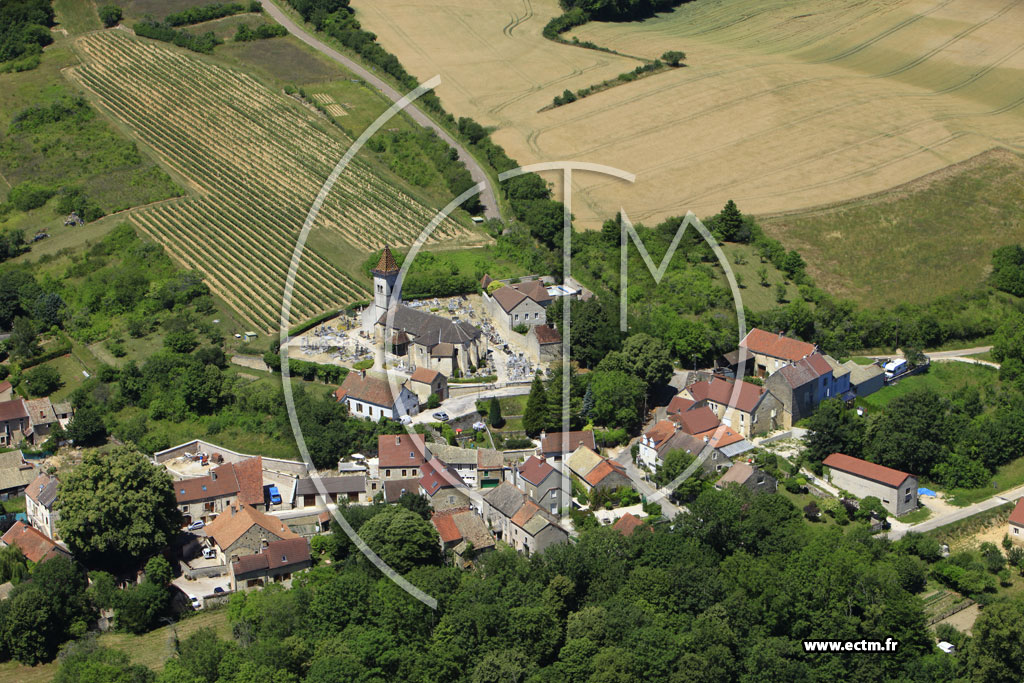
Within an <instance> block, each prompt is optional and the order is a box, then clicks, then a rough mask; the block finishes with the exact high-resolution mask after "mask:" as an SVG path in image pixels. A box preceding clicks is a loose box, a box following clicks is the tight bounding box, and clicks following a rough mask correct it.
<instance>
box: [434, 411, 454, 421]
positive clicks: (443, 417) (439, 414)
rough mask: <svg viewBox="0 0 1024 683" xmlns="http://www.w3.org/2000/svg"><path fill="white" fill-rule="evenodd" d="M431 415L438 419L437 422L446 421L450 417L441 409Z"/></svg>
mask: <svg viewBox="0 0 1024 683" xmlns="http://www.w3.org/2000/svg"><path fill="white" fill-rule="evenodd" d="M432 417H433V418H434V419H435V420H438V421H439V422H447V421H448V420H450V419H451V418H450V417H448V413H446V412H444V411H443V410H442V411H439V412H436V413H434V414H433V416H432Z"/></svg>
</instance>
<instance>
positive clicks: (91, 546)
mask: <svg viewBox="0 0 1024 683" xmlns="http://www.w3.org/2000/svg"><path fill="white" fill-rule="evenodd" d="M57 500H58V501H59V502H58V504H57V505H58V509H59V510H60V519H59V520H58V522H57V527H58V529H60V533H61V536H62V537H63V539H64V540H65V542H67V544H68V546H69V547H70V548H71V550H72V552H74V553H75V554H76V555H77V556H80V557H83V558H86V559H87V560H88V561H90V562H95V563H97V564H100V565H104V566H118V567H124V566H125V563H126V562H129V561H137V560H139V559H141V558H143V557H146V556H147V555H152V554H153V553H154V552H156V551H158V550H161V549H162V548H164V547H166V546H167V544H168V543H170V541H171V539H172V538H173V537H174V535H175V534H176V533H177V530H178V529H179V528H180V527H181V513H180V512H179V511H178V507H177V504H176V502H175V497H174V484H173V481H172V480H171V476H170V475H169V474H168V473H167V471H166V470H165V469H164V468H162V467H160V466H158V465H154V464H153V463H151V462H150V461H149V459H148V458H146V456H144V455H142V454H141V453H138V452H136V451H133V450H131V449H129V448H124V447H119V448H115V449H114V450H112V451H111V452H110V453H108V454H101V453H98V452H96V451H92V452H87V453H86V454H85V456H84V457H83V458H82V463H81V464H80V465H78V466H77V467H75V468H74V469H72V470H71V471H70V472H69V473H68V474H67V475H63V474H62V479H61V482H60V489H59V494H58V498H57Z"/></svg>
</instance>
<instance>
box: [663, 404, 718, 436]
mask: <svg viewBox="0 0 1024 683" xmlns="http://www.w3.org/2000/svg"><path fill="white" fill-rule="evenodd" d="M672 419H673V420H675V421H676V422H678V423H679V424H680V426H681V427H682V429H683V431H684V432H686V433H687V434H694V435H696V434H701V433H703V432H706V431H708V430H709V429H714V428H715V427H717V426H718V417H717V416H715V414H714V413H713V412H712V411H711V408H708V407H707V406H702V407H700V408H693V409H692V410H687V411H686V412H685V413H680V414H678V415H673V416H672Z"/></svg>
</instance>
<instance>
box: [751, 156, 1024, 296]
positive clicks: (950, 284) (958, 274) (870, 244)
mask: <svg viewBox="0 0 1024 683" xmlns="http://www.w3.org/2000/svg"><path fill="white" fill-rule="evenodd" d="M1022 203H1024V159H1022V158H1021V157H1020V156H1018V155H1016V154H1013V153H1011V152H1008V151H1005V150H999V151H992V152H987V153H985V154H982V155H979V156H978V157H975V158H973V159H970V160H968V161H965V162H963V163H962V164H959V165H957V166H953V167H950V168H947V169H943V170H942V171H938V172H936V173H933V174H931V175H930V176H925V177H923V178H920V179H918V180H915V181H913V182H911V183H908V184H906V185H904V186H901V187H897V188H894V189H893V190H891V191H889V192H884V193H881V194H878V195H875V196H870V197H866V198H864V199H859V200H854V201H851V202H846V203H842V204H837V205H834V206H831V207H828V208H825V209H821V210H813V211H808V212H805V213H794V214H788V215H783V216H779V217H772V218H765V219H763V220H762V221H761V222H762V224H763V225H764V227H765V230H766V231H767V232H768V233H769V234H771V235H773V236H774V237H777V238H779V239H780V240H782V242H783V244H785V245H786V246H787V247H790V248H794V249H797V250H798V251H799V252H800V253H801V255H803V257H804V258H805V259H806V260H807V262H808V264H810V265H809V267H808V271H809V273H810V275H811V276H812V277H813V278H814V280H815V282H817V283H818V284H819V285H821V286H823V287H824V288H825V289H827V290H828V291H830V292H831V293H833V294H837V295H840V296H843V297H846V298H852V299H854V300H856V301H857V302H859V303H861V304H866V305H870V306H885V305H893V304H897V303H919V302H924V301H928V300H931V299H934V298H935V297H936V296H937V295H940V294H949V293H952V292H955V291H958V290H960V289H962V288H970V287H974V286H975V285H977V284H978V282H979V281H981V280H982V279H983V278H984V277H985V276H986V274H987V272H988V269H989V266H990V262H991V257H992V251H993V250H994V249H995V248H996V247H999V246H1002V245H1004V244H1012V243H1015V242H1019V241H1020V206H1021V204H1022ZM952 236H956V237H955V239H954V238H953V237H952Z"/></svg>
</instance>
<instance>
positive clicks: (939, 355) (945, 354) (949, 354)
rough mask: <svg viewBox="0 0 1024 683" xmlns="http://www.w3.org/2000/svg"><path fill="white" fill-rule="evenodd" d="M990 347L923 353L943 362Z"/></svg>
mask: <svg viewBox="0 0 1024 683" xmlns="http://www.w3.org/2000/svg"><path fill="white" fill-rule="evenodd" d="M991 350H992V347H991V346H972V347H971V348H969V349H951V350H949V351H925V352H924V354H925V355H926V356H928V358H930V359H931V360H943V359H947V358H956V359H957V360H959V359H961V358H962V357H964V356H974V355H976V354H979V353H986V352H988V351H991ZM895 355H896V353H895V352H893V353H889V354H883V355H881V356H865V358H875V359H881V358H892V357H893V356H895Z"/></svg>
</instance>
